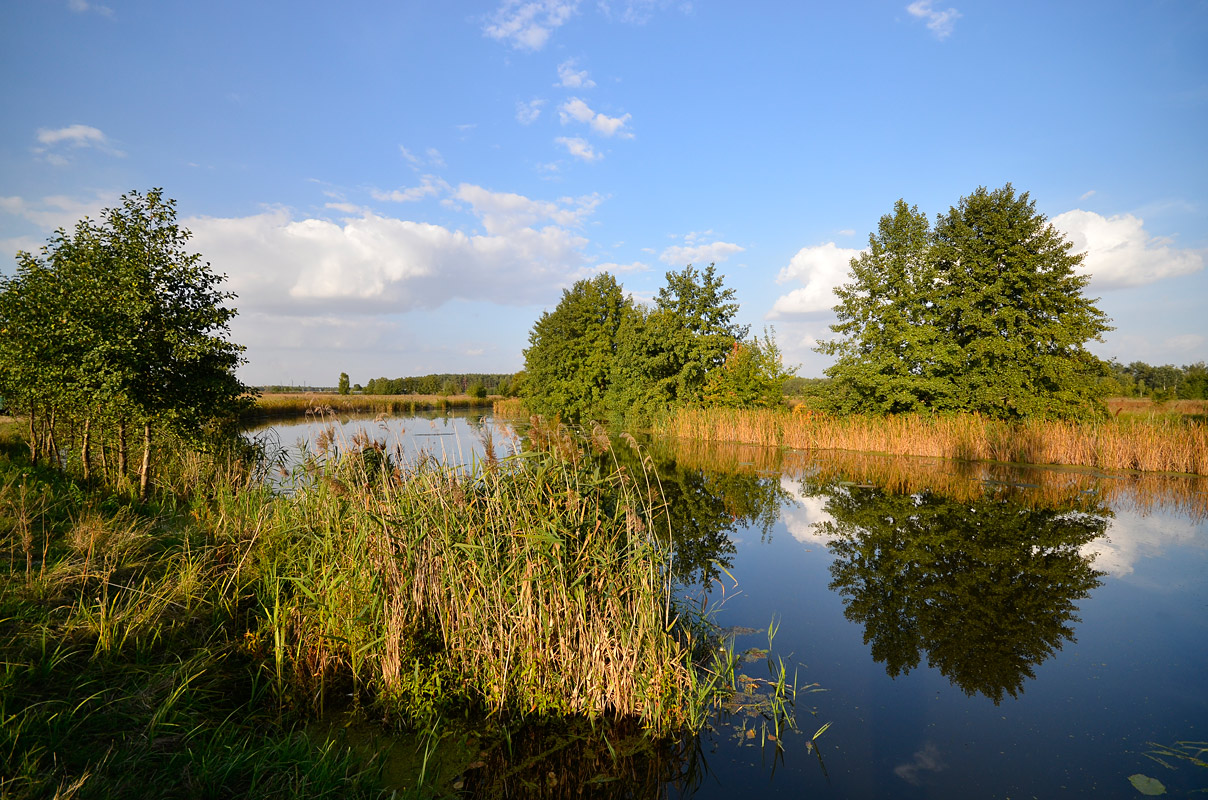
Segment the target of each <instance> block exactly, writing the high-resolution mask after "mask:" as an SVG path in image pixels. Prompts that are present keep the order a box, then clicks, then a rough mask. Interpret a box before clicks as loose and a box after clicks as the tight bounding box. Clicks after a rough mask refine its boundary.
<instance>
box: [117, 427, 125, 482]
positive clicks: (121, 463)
mask: <svg viewBox="0 0 1208 800" xmlns="http://www.w3.org/2000/svg"><path fill="white" fill-rule="evenodd" d="M125 480H126V420H124V419H119V420H118V422H117V481H115V483H117V484H118V485H121V483H122V482H123V481H125Z"/></svg>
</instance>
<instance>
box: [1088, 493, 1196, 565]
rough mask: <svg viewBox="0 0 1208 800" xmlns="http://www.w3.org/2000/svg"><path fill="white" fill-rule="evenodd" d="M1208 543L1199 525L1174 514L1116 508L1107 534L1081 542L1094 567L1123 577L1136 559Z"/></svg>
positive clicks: (1135, 562) (1157, 555) (1139, 559)
mask: <svg viewBox="0 0 1208 800" xmlns="http://www.w3.org/2000/svg"><path fill="white" fill-rule="evenodd" d="M1205 546H1208V543H1206V542H1205V541H1204V538H1203V536H1202V535H1200V526H1199V525H1197V524H1196V523H1195V522H1193V521H1191V520H1190V519H1188V518H1186V517H1183V516H1181V515H1178V514H1175V513H1166V512H1156V513H1155V512H1150V513H1142V512H1138V511H1135V510H1132V509H1117V510H1116V514H1115V517H1114V518H1113V519H1112V521H1111V526H1110V527H1109V528H1108V531H1107V535H1106V536H1101V537H1099V538H1097V539H1094V540H1093V541H1091V542H1088V543H1087V544H1085V545H1083V546H1082V548H1081V553H1082V555H1083V556H1084V557H1087V558H1093V559H1094V562H1093V566H1094V567H1095V569H1099V570H1103V571H1104V572H1106V573H1108V574H1110V575H1113V576H1115V577H1117V578H1122V577H1125V576H1127V575H1131V574H1132V573H1133V572H1134V570H1135V569H1136V566H1137V562H1139V561H1141V560H1142V559H1145V558H1156V557H1161V556H1163V555H1166V554H1167V551H1169V550H1173V549H1178V548H1184V547H1196V548H1203V547H1205Z"/></svg>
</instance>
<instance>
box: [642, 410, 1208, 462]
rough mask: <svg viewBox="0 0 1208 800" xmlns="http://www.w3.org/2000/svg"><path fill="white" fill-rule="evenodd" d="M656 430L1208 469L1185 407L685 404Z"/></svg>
mask: <svg viewBox="0 0 1208 800" xmlns="http://www.w3.org/2000/svg"><path fill="white" fill-rule="evenodd" d="M655 433H656V434H660V435H665V436H674V437H677V438H682V439H699V440H703V441H717V442H738V443H743V444H756V445H763V446H768V447H789V448H794V449H798V450H853V451H860V452H866V453H889V454H894V455H908V456H925V457H931V458H946V459H957V460H961V461H996V462H1007V463H1017V464H1035V465H1066V466H1083V467H1095V468H1098V469H1110V470H1141V471H1145V472H1175V473H1185V474H1192V475H1205V474H1208V424H1205V423H1204V422H1203V421H1201V420H1199V419H1196V418H1195V417H1188V416H1183V415H1169V414H1166V415H1155V416H1150V417H1147V416H1140V417H1137V416H1127V417H1126V416H1124V415H1121V416H1120V417H1117V418H1112V419H1109V420H1105V421H1102V422H1063V421H1058V420H1029V421H1023V422H1002V421H998V420H992V419H987V418H985V417H980V416H976V415H968V414H965V415H954V416H919V415H906V414H902V415H896V416H885V417H872V416H850V417H834V416H829V415H826V414H819V413H815V412H809V411H808V410H805V409H802V408H800V407H799V408H798V409H797V410H796V411H794V412H789V411H787V410H768V409H750V410H733V409H721V408H714V409H701V408H681V409H677V410H676V411H674V412H673V413H672V414H671V415H670V416H669V417H668V418H666V419H665V420H662V421H661V422H659V423H658V424H657V426H656V430H655Z"/></svg>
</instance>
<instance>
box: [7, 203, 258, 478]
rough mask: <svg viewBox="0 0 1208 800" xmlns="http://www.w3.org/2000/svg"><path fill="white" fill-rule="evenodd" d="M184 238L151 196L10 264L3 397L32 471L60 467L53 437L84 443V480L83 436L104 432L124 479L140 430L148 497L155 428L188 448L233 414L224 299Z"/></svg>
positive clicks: (241, 390) (235, 351)
mask: <svg viewBox="0 0 1208 800" xmlns="http://www.w3.org/2000/svg"><path fill="white" fill-rule="evenodd" d="M189 238H190V234H189V232H188V231H187V230H185V229H183V228H181V227H179V226H178V225H177V224H176V211H175V201H173V200H170V199H167V198H165V197H164V196H163V192H162V190H160V189H152V190H151V191H149V192H147V193H146V194H145V195H144V194H141V193H139V192H130V193H128V194H126V195H123V196H122V198H121V204H120V205H119V206H117V207H115V208H111V209H105V210H104V211H103V212H102V213H101V219H100V221H93V220H90V219H87V218H85V219H82V220H80V221H79V222H78V223H77V224H76V226H75V229H74V231H73V232H72V233H71V234H70V235H69V234H68V233H67V232H66V231H65V230H62V229H60V230H58V231H57V232H56V233H55V234H54V235H53V236H51V237H50V239H49V241H48V242H47V244H46V245H45V246H43V247H42V249H41V252H40V253H39V254H36V255H35V254H32V253H28V252H20V253H18V254H17V271H16V274H15V275H14V276H12V277H10V278H2V279H0V330H2V331H3V336H2V337H0V393H3V394H4V396H5V397H7V398H9V401H10V402H11V403H12V405H14V406H15V407H16V408H18V409H20V410H21V411H23V412H24V413H25V414H27V415H28V418H29V423H30V433H31V436H30V447H31V451H32V455H33V457H34V459H35V460H37V458H38V456H39V454H40V451H43V450H44V451H45V452H47V453H49V454H50V455H51V456H52V459H53V460H54V461H55V462H60V461H61V459H60V455H59V448H58V444H57V442H56V435H59V436H62V433H60V431H61V430H63V429H64V428H66V430H67V431H68V435H69V436H74V435H76V433H75V432H76V431H82V434H81V435H82V442H81V447H82V451H81V458H82V460H83V462H84V472H85V474H87V473H88V471H89V463H88V462H89V444H90V438H89V437H90V432H91V430H92V425H93V423H99V422H107V423H110V424H111V425H113V426H114V427H115V428H116V429H117V431H118V436H119V439H120V441H119V443H118V448H119V463H120V468H119V472H123V473H124V470H125V444H126V443H125V434H126V428H127V426H128V425H129V424H137V425H141V426H143V428H144V437H143V438H144V458H143V466H142V467H141V469H140V471H139V477H140V486H141V490H142V492H143V493H144V494H145V492H146V488H147V482H148V479H149V470H150V464H149V459H150V448H151V437H152V429H153V428H158V429H161V430H170V431H172V432H174V433H177V434H180V435H183V436H186V437H190V438H193V439H197V438H198V437H200V436H202V435H203V434H204V433H205V432H206V430H207V428H208V426H209V425H210V423H211V422H212V421H213V420H214V419H215V418H216V417H220V416H222V415H224V414H226V413H227V412H230V411H232V410H234V409H235V408H236V407H237V406H238V405H239V398H240V397H242V396H243V395H244V394H245V393H246V392H247V387H245V386H244V385H243V384H242V383H241V382H240V381H239V380H238V379H237V378H236V377H235V374H234V370H235V368H236V367H237V366H238V365H239V364H241V363H242V353H243V348H242V347H240V346H239V345H236V344H233V343H232V342H230V341H228V340H227V338H226V335H227V334H228V332H229V322H230V320H231V319H232V318H233V317H234V315H235V311H234V309H230V308H227V307H226V306H225V305H224V303H225V302H226V301H227V300H229V299H231V298H232V297H233V295H231V294H230V293H227V292H224V291H222V290H221V289H220V288H219V284H220V282H221V280H222V276H220V275H216V274H214V273H213V272H212V271H211V270H210V265H209V264H208V263H206V262H204V261H202V258H201V256H200V255H199V254H195V253H191V252H189V250H188V247H187V243H188V240H189ZM68 422H70V423H78V424H72V425H67V426H64V424H63V423H68Z"/></svg>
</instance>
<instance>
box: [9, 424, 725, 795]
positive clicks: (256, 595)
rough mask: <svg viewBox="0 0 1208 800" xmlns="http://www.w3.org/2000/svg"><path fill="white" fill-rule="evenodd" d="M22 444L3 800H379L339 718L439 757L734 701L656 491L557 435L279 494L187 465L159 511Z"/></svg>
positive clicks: (231, 473)
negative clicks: (411, 734) (586, 722)
mask: <svg viewBox="0 0 1208 800" xmlns="http://www.w3.org/2000/svg"><path fill="white" fill-rule="evenodd" d="M13 433H14V432H13V431H10V432H9V433H8V435H7V436H6V438H5V440H4V441H3V442H0V509H2V510H3V513H0V534H2V535H3V538H2V540H0V541H2V542H3V547H4V553H3V554H2V555H0V575H2V578H0V615H2V616H3V618H4V619H5V625H4V629H3V633H2V634H0V658H2V660H3V663H4V665H5V669H4V673H3V682H2V683H0V721H2V723H3V724H2V725H0V764H3V767H4V768H3V771H2V777H0V795H3V796H5V797H34V796H52V795H58V796H79V797H89V796H91V797H124V796H158V797H196V796H255V797H282V798H284V797H321V796H338V797H369V796H380V795H381V793H382V792H383V791H384V789H385V787H384V784H383V783H382V776H381V769H380V767H381V765H380V764H379V763H377V762H375V761H374V760H373V759H372V758H371V757H369V756H365V755H363V754H358V752H357V751H355V750H353V749H349V748H347V747H344V746H342V745H335V744H332V743H330V742H326V741H316V740H314V739H313V738H309V737H307V736H306V735H303V730H304V727H305V724H306V722H307V721H308V720H310V719H313V718H315V717H318V716H322V715H324V714H327V713H329V712H332V711H338V710H341V709H348V710H351V711H354V712H355V713H357V714H358V715H359V716H361V717H362V718H367V719H371V720H374V721H376V722H377V723H379V724H384V725H386V726H389V727H392V728H394V729H400V730H413V731H421V732H422V731H427V732H428V734H427V735H428V739H429V740H432V739H439V738H440V732H441V729H442V723H441V722H440V721H441V720H442V719H449V718H451V717H452V718H460V719H466V718H467V717H469V718H479V719H484V720H493V721H494V723H495V724H499V725H504V726H513V725H518V724H520V723H524V722H527V721H533V720H549V719H559V718H572V719H594V720H600V721H603V720H613V719H615V720H632V721H635V722H636V724H638V725H639V726H641V727H642V728H643V729H644V730H645V731H646V732H647V735H649V736H651V737H655V738H657V737H660V736H668V735H672V734H674V733H676V732H679V731H682V730H691V729H693V728H694V727H696V726H699V725H700V724H702V723H703V719H704V715H705V713H706V710H707V709H708V708H709V707H710V706H711V704H712V702H713V701H714V699H715V698H716V697H717V694H718V693H719V692H721V691H723V689H724V684H725V676H724V675H723V674H721V670H720V669H718V670H714V671H712V672H711V671H709V669H708V668H707V667H708V665H710V664H712V663H713V661H712V660H711V659H709V658H707V657H705V656H704V655H703V654H704V652H705V649H704V645H705V643H706V640H707V638H708V636H707V629H706V628H704V627H700V625H699V618H698V617H696V616H695V615H693V614H689V613H682V614H681V610H679V609H677V607H676V604H675V603H673V602H672V601H671V598H670V596H669V591H670V587H669V585H668V581H667V577H666V570H667V569H668V566H669V562H668V560H669V554H668V553H666V552H665V551H664V549H663V546H662V545H660V544H659V542H658V541H657V540H656V539H655V537H654V536H652V535H651V534H652V531H653V529H654V526H655V520H654V515H655V514H656V513H657V509H656V506H655V505H654V500H652V499H651V497H650V495H649V486H648V485H647V484H645V483H644V482H643V479H642V476H640V475H637V476H634V475H632V474H627V473H624V472H622V471H621V470H619V469H618V470H615V471H612V472H605V473H603V474H601V473H599V472H597V471H595V467H594V466H592V467H589V465H588V461H589V459H587V458H584V457H583V456H584V450H583V448H582V447H581V446H580V444H579V443H577V442H575V441H573V440H572V439H570V438H569V436H568V434H567V433H566V431H565V430H564V429H563V430H555V431H550V432H547V435H546V436H545V437H543V438H542V441H545V442H548V443H549V445H550V447H549V452H546V453H536V454H531V455H529V456H527V457H525V458H519V459H511V460H508V461H500V460H497V459H494V458H488V459H487V460H485V461H484V462H483V463H482V464H481V465H480V466H479V467H477V468H472V469H470V470H469V471H467V470H466V469H464V468H454V467H452V466H445V465H441V464H437V463H434V462H431V461H428V462H425V463H421V464H400V463H395V462H394V461H393V460H392V458H391V455H390V454H389V453H388V452H387V448H386V447H385V446H384V445H381V444H379V443H374V442H367V443H361V444H359V445H358V446H357V447H356V448H355V449H353V450H352V451H351V452H344V453H342V454H341V453H338V452H336V451H334V450H333V451H328V452H325V453H318V454H316V456H315V458H313V459H312V460H310V461H308V462H307V463H306V464H304V465H302V466H300V467H299V468H298V469H297V470H296V471H295V474H294V475H293V476H290V477H291V479H293V480H296V481H297V485H298V486H299V487H300V489H301V490H300V491H296V492H294V493H293V494H288V495H282V494H277V493H274V492H272V491H270V490H269V489H268V488H266V487H265V486H264V485H262V484H260V483H258V482H257V481H255V480H254V479H253V478H252V477H251V475H250V473H249V471H248V469H247V468H246V467H245V466H243V464H244V463H245V462H243V461H241V460H240V459H239V458H236V457H234V455H233V454H232V456H231V457H226V458H224V457H217V456H214V457H202V456H200V455H197V454H190V453H187V452H183V451H178V452H174V453H173V454H172V457H173V458H174V459H175V460H174V461H173V462H172V463H164V464H161V465H159V466H158V467H157V474H159V475H161V476H162V478H163V480H162V482H161V484H160V487H161V488H160V490H159V491H158V492H157V493H155V494H154V495H153V497H152V499H151V501H150V502H148V503H146V504H138V503H135V502H133V501H132V500H131V499H129V498H128V497H124V496H122V495H121V494H114V493H105V492H101V491H100V490H94V489H91V488H90V487H89V486H88V485H86V484H84V483H82V482H80V481H78V480H75V479H73V478H72V477H70V476H68V475H65V474H63V473H60V472H58V471H55V470H49V469H46V468H41V469H35V468H33V467H31V466H29V464H28V463H27V461H26V460H25V458H24V445H23V443H22V442H21V441H20V440H19V438H18V437H17V436H15V435H13ZM622 446H624V445H622ZM575 454H578V457H576V455H575ZM709 649H710V650H711V651H712V653H713V656H712V658H713V659H716V658H718V657H721V656H719V655H718V653H719V651H718V650H717V647H716V641H714V642H713V646H712V647H711V648H709ZM721 653H722V655H723V656H724V655H725V654H726V651H721ZM698 658H705V659H706V660H705V661H704V662H698ZM702 666H703V667H705V668H702ZM720 666H724V664H722V665H720ZM419 767H420V770H419V773H418V774H417V775H415V776H413V779H414V782H413V783H410V784H408V785H409V787H410V791H413V792H414V793H415V794H416V796H430V795H431V794H433V793H439V792H442V791H444V790H448V789H449V788H450V787H451V786H452V785H453V784H452V782H453V781H455V780H457V779H458V777H459V775H458V773H457V771H451V770H450V768H449V765H448V764H445V765H444V767H445V769H444V770H443V771H442V772H441V773H440V777H439V780H440V781H443V782H444V783H442V784H437V785H429V786H427V787H420V788H417V784H418V783H421V782H423V781H424V780H427V781H428V782H429V783H431V782H432V781H434V780H437V779H436V778H434V777H433V776H434V775H436V774H437V773H436V771H435V769H434V768H430V766H429V765H428V764H427V760H426V759H424V760H422V761H421V762H419ZM454 767H455V770H460V771H463V772H464V771H465V770H470V769H472V768H473V767H472V766H471V764H470V759H466V763H465V764H462V765H460V766H459V765H456V764H455V765H454ZM478 768H481V765H480V766H479V767H478ZM425 775H426V776H427V777H426V778H425V777H424V776H425ZM395 788H397V784H396V786H395Z"/></svg>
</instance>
